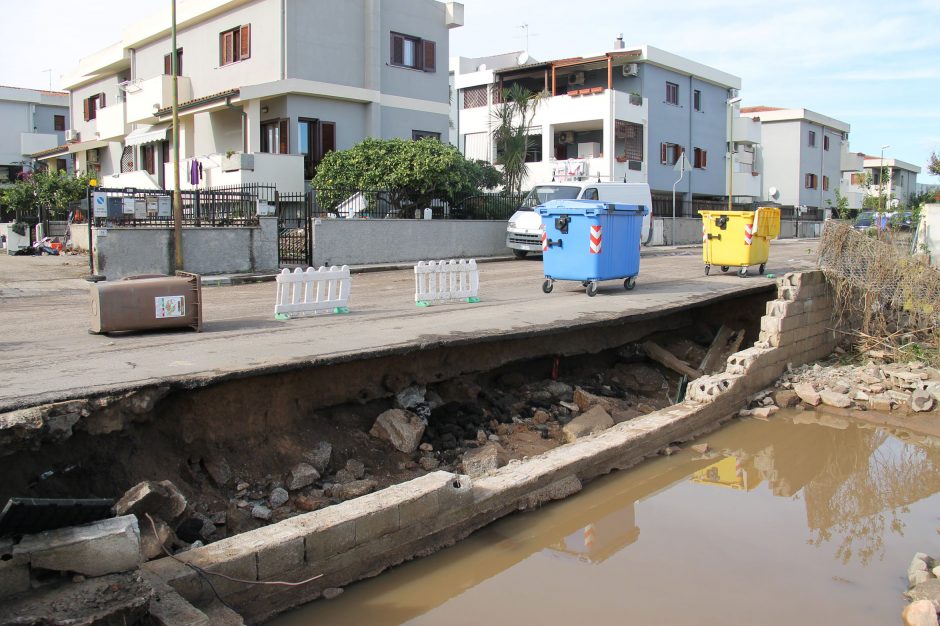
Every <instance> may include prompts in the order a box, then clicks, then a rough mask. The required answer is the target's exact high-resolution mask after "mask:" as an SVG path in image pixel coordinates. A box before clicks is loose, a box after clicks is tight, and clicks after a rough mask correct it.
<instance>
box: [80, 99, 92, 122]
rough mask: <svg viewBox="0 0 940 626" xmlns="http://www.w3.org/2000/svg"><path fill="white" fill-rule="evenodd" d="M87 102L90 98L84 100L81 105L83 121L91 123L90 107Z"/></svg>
mask: <svg viewBox="0 0 940 626" xmlns="http://www.w3.org/2000/svg"><path fill="white" fill-rule="evenodd" d="M89 101H90V98H85V99H84V100H82V104H83V105H84V106H85V121H86V122H88V121H91V111H90V107H89V106H88V104H89Z"/></svg>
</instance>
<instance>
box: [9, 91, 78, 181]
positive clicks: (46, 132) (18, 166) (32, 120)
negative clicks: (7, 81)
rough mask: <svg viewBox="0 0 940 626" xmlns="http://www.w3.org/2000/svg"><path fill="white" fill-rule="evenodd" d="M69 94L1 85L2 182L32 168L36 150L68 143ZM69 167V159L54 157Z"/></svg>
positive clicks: (55, 164)
mask: <svg viewBox="0 0 940 626" xmlns="http://www.w3.org/2000/svg"><path fill="white" fill-rule="evenodd" d="M68 127H69V95H68V94H67V93H64V92H59V91H43V90H39V89H22V88H19V87H4V86H0V185H4V184H8V183H13V182H15V181H16V177H17V176H18V175H19V174H20V173H21V172H23V170H24V169H28V167H29V163H30V162H31V161H32V156H31V155H33V154H35V153H37V152H44V151H48V150H51V149H54V148H56V147H57V146H61V145H62V144H63V143H65V132H66V130H67V129H68ZM51 165H52V166H53V167H55V168H57V169H66V170H67V169H69V159H66V158H63V157H61V156H60V157H59V158H58V159H53V160H52V161H51Z"/></svg>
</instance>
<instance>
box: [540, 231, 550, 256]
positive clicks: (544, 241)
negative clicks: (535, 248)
mask: <svg viewBox="0 0 940 626" xmlns="http://www.w3.org/2000/svg"><path fill="white" fill-rule="evenodd" d="M539 228H540V229H542V252H548V234H547V233H546V232H545V224H542V225H541V226H539Z"/></svg>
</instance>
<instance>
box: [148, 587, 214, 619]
mask: <svg viewBox="0 0 940 626" xmlns="http://www.w3.org/2000/svg"><path fill="white" fill-rule="evenodd" d="M150 618H151V620H153V624H155V625H156V626H183V625H184V624H185V625H186V626H209V618H208V616H206V614H205V613H203V612H202V611H200V610H199V609H197V608H196V607H194V606H193V605H192V604H190V603H189V602H187V601H186V599H185V598H183V597H182V596H181V595H180V594H179V593H177V592H176V590H174V589H173V588H171V587H169V586H167V587H166V588H163V589H159V590H156V594H155V595H154V597H153V599H152V600H151V602H150Z"/></svg>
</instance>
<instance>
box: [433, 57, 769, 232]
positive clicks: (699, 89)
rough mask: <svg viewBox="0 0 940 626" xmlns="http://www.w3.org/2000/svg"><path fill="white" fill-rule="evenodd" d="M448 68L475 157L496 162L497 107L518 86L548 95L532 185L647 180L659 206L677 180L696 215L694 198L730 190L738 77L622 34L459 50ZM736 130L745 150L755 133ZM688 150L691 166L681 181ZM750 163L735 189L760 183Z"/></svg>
mask: <svg viewBox="0 0 940 626" xmlns="http://www.w3.org/2000/svg"><path fill="white" fill-rule="evenodd" d="M451 71H452V72H453V86H454V88H455V90H456V94H457V98H456V102H455V107H456V108H457V109H458V111H457V113H456V116H455V120H454V121H453V122H452V125H453V127H454V128H455V133H456V135H457V137H458V142H459V143H458V145H459V147H460V149H461V150H462V151H463V152H464V154H465V155H466V156H467V157H469V158H477V159H483V160H486V161H490V162H494V161H495V160H496V157H497V155H496V145H495V142H494V140H493V131H494V126H495V125H494V112H495V111H496V110H497V107H499V106H500V104H501V102H502V98H503V94H504V91H505V90H506V89H508V88H509V87H511V86H512V85H516V84H518V85H521V86H523V87H525V88H526V89H528V90H529V91H531V92H534V93H539V92H540V93H541V94H542V97H541V100H540V101H539V104H538V106H537V107H536V109H535V114H534V117H533V119H532V122H531V124H530V127H529V137H530V139H531V141H532V145H531V147H530V150H529V155H528V158H527V161H528V162H529V166H528V179H527V182H528V183H529V184H532V183H535V182H543V181H550V180H553V179H554V180H558V179H561V178H571V177H574V178H582V179H587V178H591V179H593V178H595V177H597V178H599V179H600V180H625V181H631V182H649V185H650V187H651V189H652V191H653V198H654V208H655V207H657V206H659V207H661V210H662V207H665V206H666V205H668V204H670V203H671V198H672V192H673V186H674V185H675V189H676V192H677V196H678V206H679V207H680V208H679V214H680V215H682V214H686V215H693V214H694V213H693V212H692V211H693V209H692V204H691V202H690V201H692V200H696V199H720V198H727V194H728V176H727V171H728V161H727V154H728V145H729V144H728V141H729V132H728V130H729V119H730V116H731V114H732V113H731V111H732V108H731V107H732V106H733V103H731V104H729V99H732V98H733V97H734V96H736V94H737V91H738V90H739V89H740V87H741V80H740V78H738V77H736V76H732V75H730V74H727V73H725V72H722V71H720V70H717V69H715V68H711V67H708V66H706V65H702V64H700V63H697V62H695V61H692V60H690V59H686V58H683V57H680V56H677V55H674V54H671V53H669V52H667V51H665V50H660V49H658V48H654V47H653V46H647V45H643V46H638V47H633V48H627V47H626V46H624V45H623V40H622V39H618V40H617V41H616V42H615V44H614V49H613V50H612V51H610V52H605V53H602V54H599V55H595V56H590V57H577V58H569V59H558V60H554V61H544V62H542V61H535V60H533V59H530V58H529V57H528V55H527V54H524V53H514V54H508V55H499V56H496V57H487V58H482V59H468V58H456V59H452V60H451ZM745 131H750V132H745ZM739 138H740V140H741V141H740V146H741V147H742V151H743V148H744V146H747V145H750V142H752V141H755V138H759V135H757V134H755V132H753V129H745V128H743V127H742V130H741V133H740V135H739ZM735 139H736V141H737V139H738V138H735ZM683 153H684V154H685V155H686V157H687V159H688V162H689V166H688V169H687V170H686V171H685V172H684V173H683V175H682V179H681V180H679V178H680V176H679V172H678V171H677V168H676V165H677V162H678V161H679V159H680V157H681V155H682V154H683ZM749 167H750V168H751V169H749V171H748V179H749V180H747V181H746V182H747V184H745V183H743V182H742V183H741V185H740V187H737V186H736V189H735V192H734V193H735V195H736V196H738V195H741V196H748V195H751V194H752V193H754V194H756V192H758V191H759V189H760V182H759V176H752V175H751V171H755V172H756V171H757V170H756V169H754V168H756V165H755V164H753V162H752V163H751V164H750V165H749ZM677 180H678V181H679V182H678V183H677ZM739 190H740V191H739ZM683 206H685V210H683V209H682V207H683Z"/></svg>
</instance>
